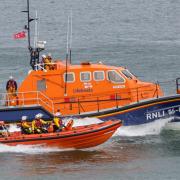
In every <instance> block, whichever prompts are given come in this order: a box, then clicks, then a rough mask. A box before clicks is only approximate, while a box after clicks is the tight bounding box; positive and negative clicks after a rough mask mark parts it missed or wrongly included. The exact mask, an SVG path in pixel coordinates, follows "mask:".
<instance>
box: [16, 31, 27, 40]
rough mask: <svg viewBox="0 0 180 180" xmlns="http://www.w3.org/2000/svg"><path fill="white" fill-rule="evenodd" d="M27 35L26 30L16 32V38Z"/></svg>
mask: <svg viewBox="0 0 180 180" xmlns="http://www.w3.org/2000/svg"><path fill="white" fill-rule="evenodd" d="M25 37H26V32H25V31H22V32H19V33H16V34H14V39H22V38H25Z"/></svg>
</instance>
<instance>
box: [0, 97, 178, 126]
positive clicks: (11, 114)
mask: <svg viewBox="0 0 180 180" xmlns="http://www.w3.org/2000/svg"><path fill="white" fill-rule="evenodd" d="M37 113H42V114H43V115H44V116H43V118H44V119H45V120H46V119H50V118H52V114H51V113H49V112H47V111H46V110H45V109H43V108H42V107H41V106H37V107H17V108H11V109H1V110H0V120H4V121H5V122H17V121H19V120H20V119H21V117H22V116H23V115H27V116H28V119H29V120H30V121H31V120H33V119H34V116H35V115H36V114H37ZM71 117H72V116H71ZM74 117H75V116H74ZM76 117H81V118H83V117H97V118H100V119H102V120H104V121H106V120H109V119H121V120H122V121H123V125H124V126H133V125H140V124H145V123H149V122H153V121H155V120H157V119H162V118H167V117H178V118H177V119H176V122H177V121H178V122H180V118H179V117H180V95H177V96H169V97H164V98H159V99H153V100H147V101H144V102H140V103H136V104H132V105H128V106H124V107H121V108H117V109H114V110H108V111H104V112H96V113H90V114H86V115H85V114H84V115H79V116H76Z"/></svg>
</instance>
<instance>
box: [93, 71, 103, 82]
mask: <svg viewBox="0 0 180 180" xmlns="http://www.w3.org/2000/svg"><path fill="white" fill-rule="evenodd" d="M104 79H105V76H104V71H95V72H94V80H95V81H103V80H104Z"/></svg>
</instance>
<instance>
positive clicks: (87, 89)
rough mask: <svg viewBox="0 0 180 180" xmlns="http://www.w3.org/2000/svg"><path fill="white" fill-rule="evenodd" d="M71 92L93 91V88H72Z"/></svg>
mask: <svg viewBox="0 0 180 180" xmlns="http://www.w3.org/2000/svg"><path fill="white" fill-rule="evenodd" d="M73 92H74V93H84V92H93V89H92V88H86V89H80V88H77V89H73Z"/></svg>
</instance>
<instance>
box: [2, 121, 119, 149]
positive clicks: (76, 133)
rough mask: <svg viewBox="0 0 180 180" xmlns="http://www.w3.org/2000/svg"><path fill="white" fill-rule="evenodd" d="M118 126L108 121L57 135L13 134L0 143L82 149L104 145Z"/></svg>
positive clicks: (115, 122)
mask: <svg viewBox="0 0 180 180" xmlns="http://www.w3.org/2000/svg"><path fill="white" fill-rule="evenodd" d="M120 126H121V121H120V120H109V121H106V122H102V123H98V124H91V125H86V126H78V127H73V128H71V129H69V130H64V131H62V132H58V133H46V134H29V135H25V134H20V133H16V132H14V133H11V134H10V135H9V136H7V137H1V138H0V143H3V144H7V145H11V146H15V145H19V144H22V145H38V144H40V145H45V146H49V147H59V148H73V149H83V148H90V147H94V146H97V145H100V144H102V143H104V142H105V141H107V140H108V139H109V138H110V137H111V136H112V135H113V134H114V132H115V131H116V130H117V128H119V127H120Z"/></svg>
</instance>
